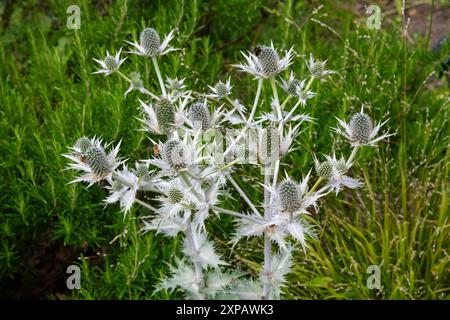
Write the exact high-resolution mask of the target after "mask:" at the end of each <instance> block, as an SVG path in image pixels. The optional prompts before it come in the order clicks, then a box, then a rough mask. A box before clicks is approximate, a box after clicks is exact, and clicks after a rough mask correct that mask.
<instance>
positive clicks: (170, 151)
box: [146, 134, 204, 177]
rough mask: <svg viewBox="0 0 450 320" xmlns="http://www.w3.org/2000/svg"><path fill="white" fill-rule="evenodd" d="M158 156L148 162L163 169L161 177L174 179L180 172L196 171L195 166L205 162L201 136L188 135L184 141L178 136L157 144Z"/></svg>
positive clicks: (160, 173)
mask: <svg viewBox="0 0 450 320" xmlns="http://www.w3.org/2000/svg"><path fill="white" fill-rule="evenodd" d="M157 146H158V150H159V153H158V155H157V156H156V157H155V158H153V159H150V160H147V161H146V162H147V163H149V164H151V165H154V166H156V167H158V168H160V169H161V171H160V172H159V173H158V175H159V176H161V177H162V176H169V177H173V176H176V175H178V174H179V173H180V171H186V170H189V171H190V170H191V169H192V170H194V169H195V166H196V165H197V164H198V163H199V162H201V161H202V160H204V157H202V150H203V148H204V146H203V145H201V137H200V134H196V135H194V136H193V137H192V136H190V135H188V134H186V135H185V137H184V138H183V140H180V139H179V138H178V137H177V136H175V137H173V138H172V139H170V140H168V141H166V142H165V143H163V142H159V143H158V144H157Z"/></svg>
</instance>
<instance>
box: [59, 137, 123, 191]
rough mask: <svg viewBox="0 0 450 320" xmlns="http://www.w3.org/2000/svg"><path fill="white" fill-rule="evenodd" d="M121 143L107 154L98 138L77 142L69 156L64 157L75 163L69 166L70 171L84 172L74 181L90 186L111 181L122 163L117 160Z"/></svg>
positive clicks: (71, 148)
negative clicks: (102, 181)
mask: <svg viewBox="0 0 450 320" xmlns="http://www.w3.org/2000/svg"><path fill="white" fill-rule="evenodd" d="M119 147H120V142H119V143H118V144H117V146H116V147H115V148H114V149H113V150H112V151H111V152H110V153H109V154H107V153H106V152H105V149H104V147H103V146H102V143H101V140H98V139H97V138H95V137H94V138H92V139H89V138H87V137H82V138H80V139H78V140H77V142H76V143H75V145H74V146H73V147H70V148H69V150H70V151H71V152H70V153H68V154H63V156H64V157H66V158H68V159H70V160H72V161H73V163H71V164H69V165H68V169H75V170H78V171H81V172H83V174H82V175H81V176H79V177H78V178H76V179H75V180H73V181H72V183H74V182H80V181H84V182H88V183H89V185H92V184H94V183H95V182H99V181H101V180H105V179H106V180H110V179H111V176H112V173H113V172H114V170H115V169H116V168H117V167H118V166H119V165H120V164H121V163H122V162H121V161H120V160H118V159H117V154H118V152H119Z"/></svg>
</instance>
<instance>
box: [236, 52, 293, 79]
mask: <svg viewBox="0 0 450 320" xmlns="http://www.w3.org/2000/svg"><path fill="white" fill-rule="evenodd" d="M292 54H293V48H290V49H289V50H288V51H287V52H286V54H285V56H284V57H283V58H282V59H280V57H279V55H278V52H277V51H276V49H275V48H274V46H273V43H271V45H270V46H258V47H256V48H255V50H253V53H252V52H248V53H247V54H245V53H244V52H242V55H243V56H244V58H245V60H246V63H245V64H235V65H233V66H234V67H236V68H238V69H240V70H241V71H244V72H247V73H250V74H252V75H254V76H255V77H256V78H263V79H267V78H271V77H273V76H275V75H276V74H278V73H280V72H282V71H283V70H285V69H286V68H287V67H288V66H290V65H291V64H292Z"/></svg>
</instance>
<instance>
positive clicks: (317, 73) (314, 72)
mask: <svg viewBox="0 0 450 320" xmlns="http://www.w3.org/2000/svg"><path fill="white" fill-rule="evenodd" d="M326 64H327V60H325V61H318V60H315V59H314V57H313V55H312V53H311V55H310V57H309V60H308V62H307V63H306V66H307V67H308V70H309V72H310V73H311V76H313V77H315V78H323V77H325V76H328V75H330V74H333V73H336V72H335V71H332V70H327V69H325V65H326Z"/></svg>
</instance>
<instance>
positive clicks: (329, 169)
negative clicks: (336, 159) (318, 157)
mask: <svg viewBox="0 0 450 320" xmlns="http://www.w3.org/2000/svg"><path fill="white" fill-rule="evenodd" d="M317 175H318V176H319V177H321V178H327V179H328V178H330V177H331V176H332V175H333V165H332V164H331V163H330V162H329V161H325V162H322V163H321V164H320V165H319V167H318V168H317Z"/></svg>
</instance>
